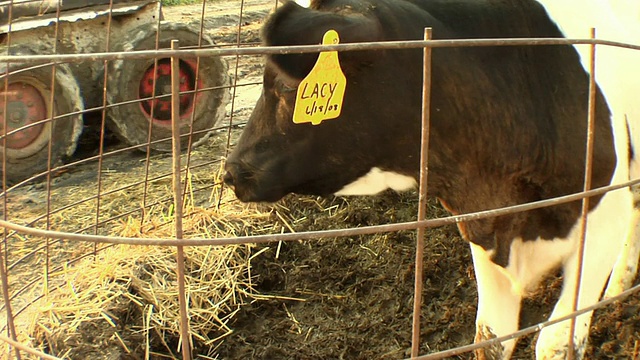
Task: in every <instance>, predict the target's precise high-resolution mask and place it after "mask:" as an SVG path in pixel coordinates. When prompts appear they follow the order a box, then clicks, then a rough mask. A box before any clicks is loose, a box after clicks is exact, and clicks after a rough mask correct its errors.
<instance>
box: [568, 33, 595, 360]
mask: <svg viewBox="0 0 640 360" xmlns="http://www.w3.org/2000/svg"><path fill="white" fill-rule="evenodd" d="M595 37H596V29H594V28H591V38H595ZM596 90H597V86H596V45H595V44H592V45H591V46H590V47H589V102H588V104H589V105H588V107H589V111H588V113H587V148H586V149H585V151H586V154H585V168H584V191H588V190H591V173H592V172H593V140H594V139H593V133H594V131H595V116H596ZM589 200H590V199H589V198H588V197H587V198H584V199H582V209H581V212H580V243H579V246H578V263H577V264H576V268H577V269H578V272H577V273H576V287H575V289H574V292H573V303H572V304H571V311H572V312H574V311H576V309H577V308H578V302H579V300H580V299H579V297H580V285H581V284H582V268H583V266H584V249H585V242H586V236H587V218H588V213H589V203H590V201H589ZM575 331H576V318H575V317H572V318H571V325H570V326H569V348H568V349H567V360H573V359H574V358H575V354H574V351H575V350H574V341H573V337H574V336H575Z"/></svg>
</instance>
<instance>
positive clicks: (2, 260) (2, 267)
mask: <svg viewBox="0 0 640 360" xmlns="http://www.w3.org/2000/svg"><path fill="white" fill-rule="evenodd" d="M8 6H9V11H8V14H7V15H8V22H9V31H8V33H7V54H9V50H10V49H11V27H12V21H11V20H12V18H13V0H10V1H9V4H8ZM10 66H11V63H10V62H8V61H7V63H6V68H5V71H6V74H7V76H5V78H4V82H3V90H4V94H3V96H2V111H3V114H4V120H3V124H2V135H3V136H2V192H3V194H4V196H3V197H2V208H3V212H2V218H3V219H4V221H7V219H8V206H7V131H8V130H7V128H8V126H7V105H8V101H9V99H8V97H9V76H8V75H9V74H10V73H11V69H10ZM2 244H3V249H2V251H4V256H3V252H2V251H0V279H1V280H2V298H3V300H4V304H5V312H6V314H7V331H8V333H9V338H10V339H11V340H13V341H14V342H17V341H18V334H17V333H16V327H15V323H14V318H13V316H14V315H13V309H12V306H11V295H10V294H9V276H8V274H7V268H8V266H9V264H8V261H9V241H8V229H7V228H4V229H3V231H2ZM13 350H14V351H15V354H16V359H18V360H20V350H19V349H18V347H15V346H14V347H13ZM7 353H9V354H10V353H11V350H9V351H7Z"/></svg>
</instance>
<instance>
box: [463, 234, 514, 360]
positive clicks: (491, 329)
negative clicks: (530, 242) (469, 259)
mask: <svg viewBox="0 0 640 360" xmlns="http://www.w3.org/2000/svg"><path fill="white" fill-rule="evenodd" d="M471 254H472V256H473V265H474V270H475V273H476V281H477V283H478V314H477V317H476V339H475V340H476V342H480V341H483V340H488V339H491V338H494V337H499V336H503V335H508V334H511V333H513V332H515V331H517V330H518V318H519V316H520V302H521V300H522V295H521V294H520V292H519V291H518V290H519V289H518V287H517V286H514V284H513V282H512V281H511V279H510V278H509V276H508V275H507V274H506V272H505V270H504V269H503V268H502V267H500V266H498V265H496V264H494V263H493V262H492V261H491V260H490V259H489V255H488V254H487V252H486V251H485V250H484V249H482V247H480V246H477V245H474V244H471ZM514 346H515V340H509V341H506V342H504V343H502V344H501V346H493V347H490V348H486V349H484V350H481V351H478V352H476V356H477V358H478V359H479V360H484V359H487V360H488V359H492V360H493V359H496V360H497V359H509V358H510V356H511V352H512V351H513V348H514Z"/></svg>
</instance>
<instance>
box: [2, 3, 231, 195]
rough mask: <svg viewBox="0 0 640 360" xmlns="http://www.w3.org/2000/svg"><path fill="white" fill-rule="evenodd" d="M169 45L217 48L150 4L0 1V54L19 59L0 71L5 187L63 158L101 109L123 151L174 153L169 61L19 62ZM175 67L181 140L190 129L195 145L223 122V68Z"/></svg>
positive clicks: (203, 60)
mask: <svg viewBox="0 0 640 360" xmlns="http://www.w3.org/2000/svg"><path fill="white" fill-rule="evenodd" d="M158 30H159V31H158ZM157 34H158V36H156V35H157ZM173 39H177V40H179V44H180V47H181V48H187V47H188V48H194V47H197V46H201V47H207V46H212V45H214V42H213V41H212V40H211V39H210V38H209V37H208V36H206V35H204V34H203V35H202V37H201V35H200V30H199V29H197V28H193V27H191V26H188V25H186V24H179V23H171V22H166V21H164V20H163V18H162V7H161V5H160V3H159V2H157V1H148V0H147V1H134V2H132V1H117V0H112V1H109V0H89V1H86V0H37V1H17V0H14V1H6V2H3V3H0V53H2V54H9V55H16V56H17V57H16V58H17V60H16V61H15V62H11V63H3V64H0V74H1V75H0V155H1V156H4V161H5V164H6V166H4V169H5V170H4V171H5V174H4V178H5V179H6V181H7V183H9V184H12V183H17V182H20V181H23V180H25V179H30V178H34V177H37V175H39V174H44V173H46V171H47V170H48V169H51V168H53V167H55V166H56V165H57V164H60V163H61V162H63V161H64V160H66V159H68V158H69V157H70V156H71V155H72V154H73V153H74V151H75V149H76V146H77V143H78V139H79V137H80V134H81V132H82V131H83V129H84V131H96V129H95V128H93V129H91V128H89V127H88V126H87V125H86V124H85V123H84V122H83V118H84V116H85V114H87V113H89V112H91V111H102V110H103V109H106V110H105V111H106V115H107V116H106V126H107V127H108V129H110V130H111V131H113V132H114V133H115V134H116V135H117V136H118V137H119V138H120V139H121V140H122V141H124V142H125V143H126V144H129V145H132V146H135V145H139V146H138V148H139V149H140V150H143V151H147V147H150V148H151V149H152V150H156V151H170V149H171V146H172V145H171V140H170V137H171V112H172V111H171V97H170V90H171V61H170V58H160V59H153V58H145V59H125V60H113V61H107V62H106V64H105V61H102V60H98V61H89V60H86V61H85V60H83V61H78V62H68V63H62V62H57V63H55V64H54V63H53V62H49V63H46V64H36V65H34V64H26V63H19V59H20V58H21V57H22V56H30V55H47V54H84V53H98V52H120V51H137V50H152V49H156V48H158V49H168V48H170V42H171V40H173ZM156 44H157V47H156ZM52 67H53V68H54V69H52ZM179 68H180V73H179V78H180V85H179V88H180V97H179V104H180V111H179V112H180V128H181V133H182V134H186V133H189V132H191V133H192V134H193V138H192V145H196V144H197V143H198V142H199V141H202V140H203V139H205V138H206V136H207V134H208V132H209V130H210V129H212V128H213V127H214V126H215V125H216V123H217V122H218V121H219V120H220V119H221V118H222V117H224V115H225V105H226V104H227V102H228V101H229V88H228V87H229V84H230V79H229V76H228V74H227V64H226V62H225V61H224V59H222V58H219V57H200V58H199V59H198V58H189V57H180V60H179ZM105 72H106V76H105ZM105 81H106V84H105ZM105 105H106V107H105ZM94 114H95V113H94ZM100 130H101V129H98V131H100ZM182 143H183V144H185V143H186V141H183V142H182ZM145 144H148V145H145ZM97 146H98V145H97V144H96V147H97ZM1 163H2V157H0V164H1ZM1 171H3V167H2V166H1V165H0V172H1ZM0 175H2V173H0Z"/></svg>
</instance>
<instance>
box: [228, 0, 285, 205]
mask: <svg viewBox="0 0 640 360" xmlns="http://www.w3.org/2000/svg"><path fill="white" fill-rule="evenodd" d="M275 7H276V8H277V7H278V0H276V5H275ZM243 9H244V0H240V16H239V18H238V31H236V46H237V47H238V48H239V47H240V32H241V31H242V15H243ZM234 64H235V65H234V69H233V84H232V87H231V109H230V110H229V123H228V126H229V127H228V128H227V146H225V148H224V158H225V159H226V158H227V156H229V150H230V149H231V129H232V128H233V113H234V112H235V109H236V90H237V89H238V68H239V67H240V55H236V56H235V59H234ZM225 186H226V185H225V183H224V182H223V183H222V185H221V186H220V189H219V190H218V195H219V196H218V203H217V204H216V207H218V208H219V207H220V201H222V192H223V191H224V187H225Z"/></svg>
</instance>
